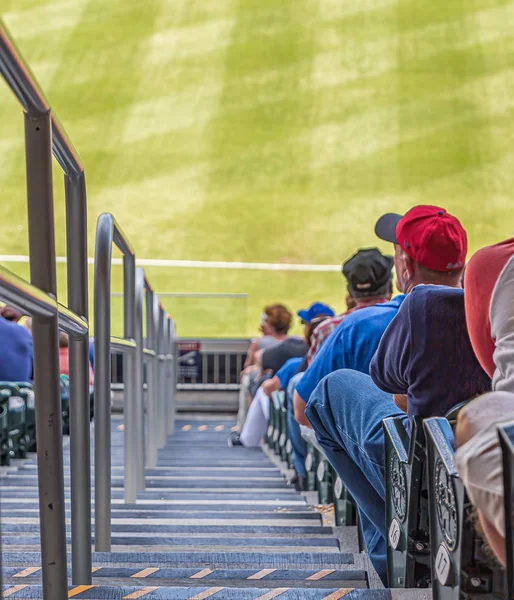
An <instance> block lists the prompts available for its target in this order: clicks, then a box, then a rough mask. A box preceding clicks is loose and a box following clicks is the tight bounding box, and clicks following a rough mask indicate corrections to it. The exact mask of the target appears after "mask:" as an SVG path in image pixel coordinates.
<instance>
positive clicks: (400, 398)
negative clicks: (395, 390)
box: [393, 394, 407, 413]
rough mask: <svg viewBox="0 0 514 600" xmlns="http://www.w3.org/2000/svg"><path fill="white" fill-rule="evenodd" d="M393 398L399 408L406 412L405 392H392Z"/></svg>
mask: <svg viewBox="0 0 514 600" xmlns="http://www.w3.org/2000/svg"><path fill="white" fill-rule="evenodd" d="M393 400H394V403H395V404H396V406H397V407H398V408H399V409H400V410H403V412H405V413H406V412H407V394H393Z"/></svg>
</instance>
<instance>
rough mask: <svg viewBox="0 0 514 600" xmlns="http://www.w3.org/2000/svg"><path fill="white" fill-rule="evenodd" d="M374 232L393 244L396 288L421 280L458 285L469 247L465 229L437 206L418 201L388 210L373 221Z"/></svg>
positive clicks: (408, 286)
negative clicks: (400, 210) (404, 209)
mask: <svg viewBox="0 0 514 600" xmlns="http://www.w3.org/2000/svg"><path fill="white" fill-rule="evenodd" d="M375 233H376V235H377V236H378V237H379V238H381V239H383V240H386V241H388V242H391V243H392V244H394V249H395V254H394V265H395V270H396V279H397V286H398V289H399V290H400V291H401V292H403V293H406V294H407V293H408V292H410V290H411V289H412V288H413V287H415V286H416V285H419V284H420V283H428V284H433V285H448V286H451V287H460V285H461V278H462V272H463V270H464V266H465V262H466V253H467V249H468V242H467V234H466V230H465V229H464V228H463V227H462V225H461V224H460V222H459V220H458V219H457V218H456V217H454V216H453V215H450V214H449V213H448V212H446V210H445V209H444V208H440V207H438V206H426V205H420V206H415V207H414V208H411V210H409V211H408V212H407V213H406V214H405V215H403V216H402V215H398V214H395V213H387V214H385V215H383V216H382V217H380V219H379V220H378V221H377V223H376V225H375Z"/></svg>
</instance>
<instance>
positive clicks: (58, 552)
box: [0, 19, 91, 600]
mask: <svg viewBox="0 0 514 600" xmlns="http://www.w3.org/2000/svg"><path fill="white" fill-rule="evenodd" d="M0 73H2V75H3V77H4V79H5V80H6V82H7V84H8V86H9V87H10V89H11V90H12V92H13V93H14V95H15V97H16V98H17V100H18V101H19V103H20V104H21V106H22V107H23V109H24V111H25V154H26V171H27V201H28V220H29V250H30V271H31V282H32V284H33V285H34V286H35V287H37V288H39V289H40V290H42V291H43V292H45V293H47V294H49V295H51V296H52V297H53V298H56V297H57V283H56V280H57V278H56V266H55V264H56V257H55V235H54V205H53V184H52V164H51V154H52V149H53V154H54V156H55V157H56V159H57V161H58V163H59V164H60V166H61V167H62V169H63V171H64V175H65V177H64V179H65V196H66V231H67V255H68V309H69V313H67V312H66V311H64V310H63V307H61V309H60V310H59V313H60V314H61V326H62V327H63V328H65V329H66V328H67V327H68V329H69V330H70V331H69V332H70V335H71V339H70V346H69V359H70V360H69V364H70V400H71V406H72V410H71V415H70V430H71V439H70V456H71V466H72V469H71V503H72V515H71V516H72V518H71V521H72V523H71V527H72V580H73V583H77V584H90V583H91V499H90V464H89V461H86V462H84V456H89V418H88V415H89V362H88V343H87V339H86V336H84V335H82V333H83V327H82V326H80V327H78V328H74V327H73V323H74V319H73V318H72V316H71V315H72V313H74V314H75V315H76V316H80V317H82V318H83V319H84V323H86V329H87V319H88V272H87V203H86V189H85V178H84V169H83V166H82V163H81V161H80V158H79V156H78V154H77V152H76V150H75V148H74V147H73V145H72V144H71V142H70V140H69V138H68V136H67V135H66V132H65V131H64V129H63V128H62V126H61V125H60V123H59V121H58V119H57V117H56V116H55V115H52V114H51V111H50V105H49V103H48V101H47V100H46V98H45V96H44V94H43V92H42V91H41V88H40V87H39V85H38V84H37V82H36V80H35V78H34V76H33V75H32V73H31V71H30V69H29V67H28V66H27V64H26V63H25V61H24V60H23V58H22V56H21V54H20V53H19V51H18V50H17V48H16V46H15V44H14V41H13V40H12V38H11V37H10V35H9V33H8V31H7V28H6V27H5V24H4V23H3V21H2V20H1V19H0ZM9 295H10V294H9ZM24 302H29V303H30V302H31V301H29V299H28V298H25V300H24ZM32 308H35V307H34V306H32ZM27 311H28V308H27ZM57 312H58V311H57V307H56V310H55V311H54V312H53V314H52V316H43V315H40V314H39V313H38V312H34V315H35V316H34V319H33V325H32V333H33V337H34V375H35V381H36V386H37V388H38V409H37V411H36V419H37V429H38V454H39V455H40V458H41V460H39V461H38V464H39V469H38V474H39V498H40V520H41V552H42V555H43V561H42V562H43V569H42V576H43V591H44V595H45V597H46V596H48V597H52V598H55V599H56V600H60V599H61V598H62V599H64V598H66V597H67V594H66V588H67V568H66V545H65V542H66V532H65V512H64V481H63V460H62V432H61V431H60V428H59V427H57V426H56V425H57V423H56V422H55V415H56V414H58V415H59V416H60V413H61V411H60V406H59V402H60V395H59V378H58V374H59V366H58V365H59V362H58V356H57V352H49V351H48V349H49V348H55V349H57V337H58V330H57ZM75 324H76V323H75ZM58 420H59V419H58ZM50 499H52V501H51V502H50V501H49V500H50Z"/></svg>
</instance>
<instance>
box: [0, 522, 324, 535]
mask: <svg viewBox="0 0 514 600" xmlns="http://www.w3.org/2000/svg"><path fill="white" fill-rule="evenodd" d="M111 529H112V532H113V535H116V534H117V533H131V534H135V533H139V532H140V533H142V534H145V535H147V534H149V533H158V534H159V536H161V537H162V536H172V535H176V534H178V535H184V534H186V533H187V534H188V535H191V536H193V535H198V534H211V535H215V534H224V535H226V534H230V535H231V536H243V535H244V536H257V535H259V536H270V537H271V536H284V535H285V536H291V537H292V536H302V537H309V536H314V535H330V534H331V533H332V528H331V527H321V526H320V527H296V526H293V527H283V526H278V527H273V526H269V525H262V526H257V527H252V526H249V525H225V526H223V525H153V524H152V523H149V524H142V525H119V524H116V523H115V524H114V525H112V527H111ZM70 530H71V528H70V526H67V531H70ZM1 533H2V535H6V534H13V533H39V524H33V525H31V524H27V523H19V522H16V523H4V522H2V532H1Z"/></svg>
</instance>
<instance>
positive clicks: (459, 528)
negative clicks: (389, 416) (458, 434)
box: [424, 417, 506, 600]
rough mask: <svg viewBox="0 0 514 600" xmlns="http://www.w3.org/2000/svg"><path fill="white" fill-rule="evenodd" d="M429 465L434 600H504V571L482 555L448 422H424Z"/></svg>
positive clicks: (435, 420) (427, 420)
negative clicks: (479, 599) (501, 599)
mask: <svg viewBox="0 0 514 600" xmlns="http://www.w3.org/2000/svg"><path fill="white" fill-rule="evenodd" d="M424 428H425V436H426V447H427V463H428V492H429V519H430V545H431V566H432V571H433V574H434V576H433V579H432V591H433V597H434V599H435V600H463V599H466V600H474V599H475V598H485V597H487V598H505V597H506V596H505V581H504V579H505V577H504V571H503V570H502V569H500V568H499V567H498V566H497V565H496V563H495V562H494V561H493V560H492V559H490V558H488V556H486V555H485V553H484V552H483V550H482V542H481V540H480V539H479V537H478V535H477V532H476V530H475V527H474V525H473V520H474V519H473V514H474V509H473V507H472V505H471V503H470V502H469V499H468V497H467V494H466V490H465V488H464V485H463V484H462V481H461V480H460V478H459V475H458V473H457V470H456V468H455V463H454V459H453V456H454V448H455V440H454V436H453V431H452V428H451V425H450V423H449V421H448V420H447V419H445V418H440V417H434V418H430V419H426V420H425V421H424Z"/></svg>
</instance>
